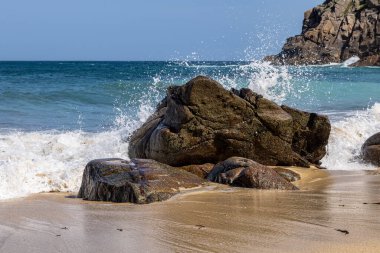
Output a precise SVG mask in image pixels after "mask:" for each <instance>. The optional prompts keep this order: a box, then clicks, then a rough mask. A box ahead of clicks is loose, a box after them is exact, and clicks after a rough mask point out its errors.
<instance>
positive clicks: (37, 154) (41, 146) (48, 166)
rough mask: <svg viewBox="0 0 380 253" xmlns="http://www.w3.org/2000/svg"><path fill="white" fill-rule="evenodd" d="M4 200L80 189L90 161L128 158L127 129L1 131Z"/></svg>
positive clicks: (0, 187)
mask: <svg viewBox="0 0 380 253" xmlns="http://www.w3.org/2000/svg"><path fill="white" fill-rule="evenodd" d="M0 140H1V141H0V178H1V181H2V182H1V184H0V199H8V198H15V197H22V196H27V195H29V194H32V193H39V192H49V191H69V192H76V191H78V190H79V186H80V182H81V177H82V173H83V169H84V167H85V165H86V163H87V162H88V161H90V160H93V159H97V158H102V157H103V158H105V157H122V158H128V156H127V150H128V143H127V142H124V141H123V131H121V130H119V131H109V132H103V133H86V132H81V131H72V132H30V133H25V132H10V133H6V134H0Z"/></svg>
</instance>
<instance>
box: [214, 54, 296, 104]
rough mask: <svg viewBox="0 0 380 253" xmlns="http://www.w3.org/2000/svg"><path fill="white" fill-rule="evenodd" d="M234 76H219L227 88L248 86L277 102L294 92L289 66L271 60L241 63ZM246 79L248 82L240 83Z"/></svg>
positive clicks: (219, 79)
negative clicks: (275, 64)
mask: <svg viewBox="0 0 380 253" xmlns="http://www.w3.org/2000/svg"><path fill="white" fill-rule="evenodd" d="M236 72H237V73H239V74H238V75H235V76H234V77H232V78H231V77H228V76H222V77H220V78H218V81H220V82H221V83H222V84H223V85H224V86H225V88H227V89H230V88H237V87H241V86H243V87H248V88H250V89H251V90H253V91H255V92H257V93H259V94H261V95H263V96H264V97H266V98H268V99H271V100H273V101H275V102H277V103H281V102H283V101H284V100H285V97H286V96H287V95H289V94H290V93H292V92H293V87H292V84H291V81H292V75H291V74H290V73H289V68H288V67H287V66H273V65H271V63H270V62H263V61H251V62H250V63H249V64H245V65H239V66H238V69H237V70H236ZM240 79H244V80H246V81H247V83H239V80H240Z"/></svg>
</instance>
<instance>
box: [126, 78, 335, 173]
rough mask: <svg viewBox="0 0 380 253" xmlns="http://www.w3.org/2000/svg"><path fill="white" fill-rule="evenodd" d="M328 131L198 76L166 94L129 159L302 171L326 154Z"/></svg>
mask: <svg viewBox="0 0 380 253" xmlns="http://www.w3.org/2000/svg"><path fill="white" fill-rule="evenodd" d="M330 128H331V127H330V123H329V120H328V118H327V117H325V116H321V115H318V114H315V113H307V112H302V111H299V110H296V109H293V108H290V107H287V106H282V107H281V106H279V105H277V104H275V103H273V102H271V101H269V100H267V99H265V98H263V97H262V96H260V95H258V94H256V93H254V92H253V91H251V90H249V89H242V90H240V91H238V90H233V91H227V90H225V89H224V88H223V87H222V85H220V84H219V83H217V82H216V81H214V80H211V79H209V78H207V77H202V76H200V77H197V78H194V79H192V80H191V81H189V82H188V83H187V84H185V85H182V86H174V87H170V88H168V91H167V96H166V98H165V99H164V100H163V101H162V103H161V104H160V105H159V106H158V108H157V111H156V112H155V113H154V114H153V115H152V116H151V117H150V118H149V119H148V120H147V122H145V123H144V124H143V126H142V127H141V128H140V129H138V130H137V131H135V132H134V133H133V134H132V136H131V138H130V142H129V156H130V157H131V158H143V159H153V160H157V161H159V162H162V163H165V164H169V165H171V166H185V165H192V164H204V163H213V164H215V163H218V162H220V161H224V160H226V159H228V158H230V157H232V156H239V157H245V158H248V159H252V160H254V161H256V162H258V163H261V164H264V165H296V166H305V167H307V166H308V165H309V163H315V164H317V163H318V162H319V160H320V159H321V158H322V157H323V156H324V155H325V154H326V145H327V141H328V137H329V134H330Z"/></svg>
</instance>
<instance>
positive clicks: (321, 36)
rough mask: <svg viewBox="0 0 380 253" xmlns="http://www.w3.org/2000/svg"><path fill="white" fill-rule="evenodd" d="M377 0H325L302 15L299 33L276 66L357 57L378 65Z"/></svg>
mask: <svg viewBox="0 0 380 253" xmlns="http://www.w3.org/2000/svg"><path fill="white" fill-rule="evenodd" d="M379 17H380V2H379V0H327V1H325V2H324V3H323V4H321V5H319V6H317V7H315V8H313V9H311V10H308V11H306V12H305V15H304V21H303V27H302V33H301V34H300V35H297V36H294V37H291V38H289V39H288V40H287V41H286V43H285V45H284V47H283V48H282V51H281V53H279V54H278V55H274V56H269V57H266V59H265V60H268V61H272V62H273V63H275V64H291V65H305V64H327V63H331V62H343V61H345V60H347V59H349V58H351V57H353V56H358V57H360V59H361V60H360V61H359V62H357V63H356V64H355V65H356V66H360V65H361V66H363V65H376V66H380V22H379V19H380V18H379Z"/></svg>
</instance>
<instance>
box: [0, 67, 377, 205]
mask: <svg viewBox="0 0 380 253" xmlns="http://www.w3.org/2000/svg"><path fill="white" fill-rule="evenodd" d="M197 75H207V76H210V77H212V78H214V79H216V80H218V81H219V82H221V83H222V84H223V85H224V86H225V87H226V88H228V89H230V88H232V87H234V88H242V87H249V88H251V89H253V90H255V91H256V92H258V93H261V94H263V95H264V96H265V97H267V98H269V99H272V100H274V101H276V102H278V103H280V104H287V105H290V106H293V107H297V108H300V109H303V110H307V111H313V112H319V113H323V114H327V115H328V116H329V117H330V119H331V122H332V125H333V131H332V135H331V139H330V144H329V154H328V156H327V157H326V158H325V159H324V160H323V165H325V166H327V167H328V169H347V170H353V169H362V168H365V165H362V164H360V162H359V161H358V160H357V159H356V157H357V155H358V154H359V151H360V145H361V143H362V142H363V141H364V140H365V138H367V137H369V136H370V135H372V134H374V133H375V132H376V131H377V132H379V131H380V68H370V67H365V68H348V67H344V66H343V65H330V66H320V67H313V66H311V67H273V66H271V65H269V64H268V63H260V62H0V179H1V181H2V184H0V199H1V198H10V197H17V196H22V195H26V194H29V193H32V192H40V191H49V190H77V189H78V187H79V184H80V178H81V173H82V171H83V167H84V165H85V164H86V163H87V162H88V161H89V160H91V159H95V158H100V157H124V158H127V146H128V142H127V138H128V135H129V134H130V133H131V132H132V131H133V130H134V129H136V128H137V127H138V126H139V125H141V124H142V122H143V121H144V120H145V119H146V118H147V117H148V116H149V115H150V113H152V112H153V111H154V107H155V105H156V104H157V103H158V101H160V100H161V99H162V98H163V97H164V96H165V91H166V88H167V87H168V86H169V85H173V84H174V85H179V84H183V83H185V82H186V81H187V80H189V79H191V78H193V77H195V76H197Z"/></svg>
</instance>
